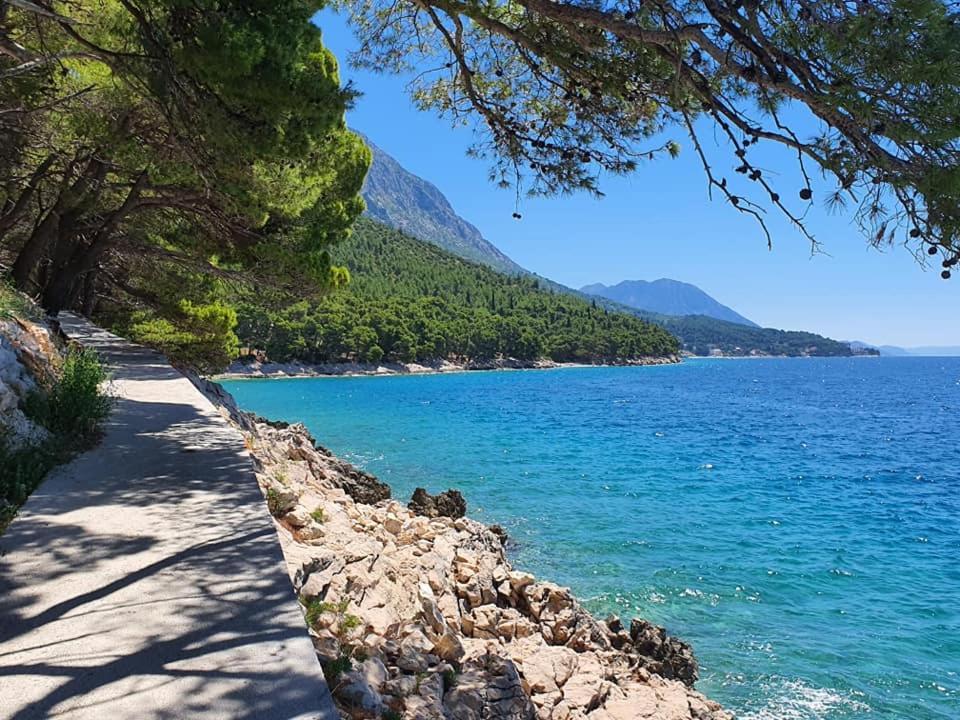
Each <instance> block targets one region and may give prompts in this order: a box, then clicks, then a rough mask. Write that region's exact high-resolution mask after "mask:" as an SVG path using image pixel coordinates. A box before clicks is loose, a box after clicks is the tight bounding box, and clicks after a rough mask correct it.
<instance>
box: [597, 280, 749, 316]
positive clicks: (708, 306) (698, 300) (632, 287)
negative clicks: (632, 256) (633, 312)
mask: <svg viewBox="0 0 960 720" xmlns="http://www.w3.org/2000/svg"><path fill="white" fill-rule="evenodd" d="M580 292H582V293H586V294H587V295H599V296H600V297H605V298H607V299H608V300H614V301H616V302H618V303H621V304H623V305H628V306H630V307H633V308H637V309H638V310H647V311H648V312H654V313H659V314H661V315H706V316H707V317H712V318H717V319H718V320H726V321H728V322H733V323H738V324H740V325H749V326H750V327H759V326H758V325H757V324H756V323H755V322H752V321H750V320H747V318H745V317H744V316H743V315H741V314H739V313H738V312H736V311H734V310H732V309H731V308H729V307H727V306H726V305H723V304H721V303H719V302H717V301H716V300H714V299H713V298H712V297H710V296H709V295H707V293H705V292H704V291H703V290H701V289H700V288H698V287H697V286H696V285H691V284H690V283H685V282H680V281H679V280H670V279H668V278H661V279H659V280H653V281H647V280H624V281H623V282H621V283H617V284H616V285H609V286H608V285H604V284H602V283H596V284H594V285H586V286H584V287H582V288H580Z"/></svg>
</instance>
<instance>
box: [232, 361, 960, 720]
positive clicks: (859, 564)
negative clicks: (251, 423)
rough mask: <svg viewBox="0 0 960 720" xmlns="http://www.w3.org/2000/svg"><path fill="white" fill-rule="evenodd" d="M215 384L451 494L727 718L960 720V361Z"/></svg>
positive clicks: (402, 488) (356, 457) (725, 364)
mask: <svg viewBox="0 0 960 720" xmlns="http://www.w3.org/2000/svg"><path fill="white" fill-rule="evenodd" d="M225 385H226V386H227V388H228V389H229V390H230V391H231V392H232V393H233V394H234V395H235V396H236V397H237V399H238V400H239V402H240V404H241V406H243V407H245V408H247V409H250V410H254V411H256V412H258V413H260V414H261V415H265V416H268V417H272V418H278V419H285V420H291V421H302V422H304V423H306V424H307V426H308V427H309V428H310V429H311V430H312V431H313V433H314V434H315V435H316V437H317V439H318V441H319V442H320V443H322V444H324V445H326V446H328V447H329V448H331V449H332V450H334V451H335V452H337V453H339V454H340V455H342V456H344V457H346V458H348V459H349V460H351V461H352V462H354V463H356V464H358V465H360V466H362V467H364V468H366V469H367V470H369V471H371V472H373V473H375V474H377V475H379V476H380V477H381V478H382V479H384V480H386V481H388V482H389V483H391V484H392V486H393V488H394V494H395V495H396V496H397V497H399V498H401V499H403V500H406V499H408V498H409V496H410V493H411V492H412V491H413V489H414V488H415V487H416V486H418V485H422V486H424V487H426V488H428V489H429V490H431V491H439V490H443V489H446V488H448V487H457V488H459V489H461V490H462V491H463V492H464V494H465V495H466V497H467V502H468V505H469V508H470V510H469V512H470V514H471V515H472V516H473V517H475V518H477V519H481V520H484V521H488V522H498V523H501V524H502V525H504V526H505V527H506V529H507V530H508V532H509V533H510V535H511V537H512V539H513V544H512V546H511V553H512V555H513V559H514V563H515V565H517V566H519V567H522V568H524V569H528V570H531V571H533V572H535V573H537V574H538V575H540V576H542V577H544V578H547V579H552V580H555V581H557V582H560V583H563V584H566V585H569V586H571V587H572V588H574V590H575V591H576V592H577V593H578V594H579V596H580V597H581V598H584V599H585V600H586V601H587V603H588V605H589V607H590V608H591V609H592V610H593V611H595V612H596V613H597V614H600V615H603V614H606V613H608V612H617V613H619V614H620V615H621V616H624V617H629V616H632V615H641V616H643V617H646V618H649V619H651V620H653V621H655V622H658V623H660V624H663V625H665V626H666V627H667V628H668V629H669V630H670V631H671V632H672V633H674V634H676V635H679V636H680V637H683V638H684V639H686V640H688V641H690V642H691V643H692V644H693V646H694V648H695V650H696V653H697V656H698V657H699V659H700V662H701V666H702V672H701V681H700V683H699V688H700V689H701V690H703V691H704V692H705V693H707V694H708V695H710V696H712V697H714V698H715V699H717V700H719V701H720V702H722V703H724V704H725V705H726V706H727V707H729V708H730V709H731V710H733V711H735V712H736V713H737V715H738V717H740V718H743V719H749V720H759V719H761V718H762V719H764V720H815V719H816V720H827V719H829V720H834V719H840V718H858V719H861V718H862V719H870V720H873V719H875V718H905V719H909V720H956V719H957V718H960V444H958V443H960V358H942V359H941V358H837V359H765V360H737V361H735V360H691V361H687V362H684V363H683V364H681V365H678V366H665V367H639V368H582V369H562V370H551V371H529V372H475V373H462V374H455V375H440V376H421V377H410V376H404V377H386V378H375V377H362V378H333V379H291V380H242V381H234V382H227V383H225Z"/></svg>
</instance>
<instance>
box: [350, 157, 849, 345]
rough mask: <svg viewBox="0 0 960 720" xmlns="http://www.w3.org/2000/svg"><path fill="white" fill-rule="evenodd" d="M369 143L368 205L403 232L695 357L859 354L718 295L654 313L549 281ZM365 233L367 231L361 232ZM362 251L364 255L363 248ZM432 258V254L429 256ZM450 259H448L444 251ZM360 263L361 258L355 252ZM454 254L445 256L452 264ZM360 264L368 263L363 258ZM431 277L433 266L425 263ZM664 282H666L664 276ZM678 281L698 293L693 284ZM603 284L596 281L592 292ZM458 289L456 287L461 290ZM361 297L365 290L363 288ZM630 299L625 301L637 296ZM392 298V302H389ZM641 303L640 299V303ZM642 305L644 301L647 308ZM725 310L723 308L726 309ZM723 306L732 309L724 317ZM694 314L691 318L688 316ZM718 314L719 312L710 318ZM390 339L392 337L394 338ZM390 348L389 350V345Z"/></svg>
mask: <svg viewBox="0 0 960 720" xmlns="http://www.w3.org/2000/svg"><path fill="white" fill-rule="evenodd" d="M367 144H369V145H370V147H371V148H372V149H373V166H372V167H371V169H370V173H369V174H368V176H367V181H366V185H365V187H364V191H363V195H364V199H365V200H366V202H367V214H368V215H369V216H370V217H372V218H374V219H376V220H379V221H380V222H382V223H384V224H385V225H388V226H390V227H393V228H396V229H400V230H403V231H405V232H406V233H408V234H409V235H412V236H414V237H417V238H420V239H422V240H425V241H428V242H429V243H432V244H433V245H436V246H438V247H440V248H443V249H444V250H447V251H449V252H450V253H452V254H454V255H456V256H459V257H461V258H465V259H467V260H470V261H472V262H476V263H480V264H482V265H486V266H488V267H490V268H493V269H495V270H499V271H501V272H504V273H508V274H510V275H522V276H525V277H526V279H527V281H528V282H529V283H532V285H533V286H536V287H537V288H540V289H543V290H548V291H551V292H552V293H554V294H559V295H563V294H566V295H570V296H573V297H575V298H579V299H581V300H585V301H586V302H587V303H589V304H595V305H596V306H597V307H599V308H602V309H606V310H608V311H609V312H611V313H628V314H632V315H634V316H637V317H639V318H641V319H643V320H647V321H649V322H652V323H655V324H657V325H660V326H662V327H664V328H666V329H667V330H669V331H670V332H671V333H673V334H674V335H676V336H677V337H678V338H679V339H680V341H681V343H682V347H683V349H684V350H685V351H686V352H689V353H692V354H695V355H709V354H711V353H714V354H715V353H722V354H724V355H750V354H751V353H753V354H764V355H791V356H796V355H852V354H853V351H852V350H851V349H850V346H849V344H846V343H842V342H838V341H836V340H831V339H830V338H825V337H822V336H820V335H816V334H814V333H807V332H795V331H787V330H775V329H772V328H759V327H756V326H755V325H754V324H753V323H752V322H750V320H747V319H746V318H744V317H743V316H741V315H738V314H736V313H734V311H732V310H730V309H729V308H726V307H725V306H723V305H721V304H720V303H716V301H715V300H713V298H710V296H709V295H706V293H703V296H704V297H705V298H707V299H708V300H709V301H713V302H714V303H716V305H715V306H714V305H711V304H710V303H709V302H706V301H704V299H703V298H699V299H698V300H697V302H693V294H692V293H690V292H688V293H686V296H687V297H688V298H690V302H688V303H685V304H680V303H679V301H675V302H674V304H673V305H672V306H666V305H657V306H656V307H660V308H663V309H664V310H666V309H670V312H656V311H651V309H650V308H647V309H638V308H637V307H630V304H628V303H625V302H624V301H618V300H616V299H613V300H611V299H609V298H605V297H599V296H597V295H588V294H587V293H585V292H582V291H578V290H574V289H572V288H568V287H566V286H565V285H561V284H559V283H557V282H554V281H552V280H549V279H547V278H542V277H539V276H537V275H534V274H533V273H530V272H529V271H527V270H525V269H524V268H522V267H520V266H519V265H517V264H516V263H515V262H513V261H512V260H511V259H510V258H508V257H507V256H506V255H504V254H503V253H502V252H500V251H499V250H498V249H497V248H496V247H495V246H494V245H493V244H492V243H490V242H489V241H488V240H486V239H485V238H484V237H483V235H481V234H480V231H479V230H478V229H477V228H476V227H474V226H473V225H471V224H470V223H468V222H467V221H466V220H464V219H463V218H461V217H460V216H459V215H457V213H456V212H455V211H454V209H453V208H452V206H451V205H450V202H449V201H448V200H447V199H446V198H445V197H444V196H443V193H441V192H440V190H439V189H438V188H437V187H436V186H435V185H433V184H431V183H429V182H427V181H426V180H424V179H423V178H420V177H417V176H416V175H414V174H413V173H411V172H409V171H408V170H406V169H404V168H403V167H401V165H400V164H399V163H398V162H397V161H396V160H395V159H393V158H392V157H390V155H388V154H387V153H385V152H384V151H383V150H381V149H380V148H378V147H377V146H376V145H374V144H373V143H372V142H370V140H369V138H368V139H367ZM362 233H363V231H361V234H362ZM350 248H351V246H350V245H349V244H348V245H347V246H343V247H340V248H338V249H337V250H336V252H335V255H336V256H337V259H338V262H342V261H343V260H342V259H341V258H343V256H344V253H346V254H347V255H349V254H350V253H351V252H352V251H351V249H350ZM360 254H361V255H362V252H361V253H360ZM421 256H422V258H425V257H426V256H425V255H422V254H421ZM445 257H446V256H445ZM353 259H354V260H356V261H360V260H361V258H359V257H354V258H353ZM449 260H450V258H449V257H446V259H445V262H449ZM346 264H347V265H348V266H350V267H351V270H352V271H353V277H354V281H353V284H354V292H357V291H356V288H358V287H359V288H365V287H366V284H367V279H366V278H365V277H364V273H365V272H367V270H366V269H364V270H360V269H357V268H354V267H353V266H351V265H350V262H349V261H347V262H346ZM358 267H359V268H366V265H365V264H364V262H362V261H361V262H360V264H359V266H358ZM421 269H422V270H423V271H424V272H425V273H426V274H429V273H430V269H429V268H428V267H426V266H423V267H422V268H421ZM369 270H370V271H371V272H373V273H377V272H378V271H379V270H378V268H377V267H376V266H374V267H372V268H370V269H369ZM658 282H661V281H658ZM666 282H667V283H676V285H681V286H685V287H687V288H693V289H694V290H698V289H697V288H696V287H695V286H693V285H687V284H686V283H678V282H676V281H666ZM590 289H596V286H590V287H588V288H586V290H590ZM454 290H455V288H454ZM359 292H360V293H361V294H363V292H365V291H359ZM630 299H631V298H630V297H629V296H628V297H626V300H630ZM461 300H462V301H464V302H465V304H466V305H468V306H470V305H472V304H473V297H470V298H467V297H462V298H461ZM384 301H386V299H385V300H384ZM637 302H641V301H639V300H637ZM641 307H643V305H641ZM721 309H722V310H721ZM723 310H726V311H729V312H730V313H733V315H732V316H731V315H726V316H724V317H721V318H717V317H716V315H717V314H721V315H723ZM686 312H692V313H694V314H690V315H686V314H684V313H686ZM710 315H713V316H714V317H708V316H710ZM388 340H389V339H388ZM588 341H589V339H588V338H585V339H584V340H583V341H582V342H581V350H582V354H584V355H589V349H590V348H589V345H588V344H587V343H588ZM384 350H385V351H386V350H387V349H386V348H384ZM596 355H597V356H601V357H609V348H599V349H598V351H597V353H596Z"/></svg>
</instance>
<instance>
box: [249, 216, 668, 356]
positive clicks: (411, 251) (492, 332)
mask: <svg viewBox="0 0 960 720" xmlns="http://www.w3.org/2000/svg"><path fill="white" fill-rule="evenodd" d="M338 257H340V258H342V261H343V262H344V263H345V264H346V266H347V267H348V268H349V270H350V273H351V278H352V280H351V282H350V284H349V285H347V286H346V287H344V288H341V289H338V290H337V291H334V292H331V293H329V294H328V295H326V296H325V297H323V298H322V299H321V300H320V301H319V302H306V301H303V302H299V303H296V304H293V305H287V306H285V307H280V308H279V309H278V308H276V307H270V306H269V305H266V304H265V303H264V298H259V299H253V300H252V301H250V302H247V303H244V304H241V305H240V306H239V307H238V309H237V314H238V316H239V324H238V325H237V335H238V336H239V338H240V341H241V343H242V344H244V345H246V346H248V347H250V348H253V349H257V350H264V351H266V353H267V356H268V357H269V358H270V359H271V360H275V361H281V362H282V361H287V360H300V361H303V362H314V363H328V362H343V361H353V360H356V361H365V362H379V361H381V360H387V361H401V362H411V361H414V360H421V361H425V360H437V359H458V360H489V359H492V358H496V357H513V358H518V359H521V360H537V359H540V358H545V357H548V358H551V359H553V360H557V361H577V362H585V363H592V362H612V361H629V360H633V359H636V358H640V357H646V356H664V355H672V354H675V353H677V352H679V346H678V344H677V341H676V339H675V338H674V337H673V336H671V335H670V334H669V333H668V332H667V331H665V330H664V329H662V328H660V327H657V326H655V325H652V324H650V323H647V322H645V321H643V320H641V319H639V318H637V317H634V316H632V315H629V314H626V313H622V312H608V311H607V310H605V309H604V308H602V307H598V306H597V305H596V304H595V303H591V302H590V301H588V300H584V299H583V298H579V297H574V296H572V295H569V294H561V293H555V292H551V291H549V290H546V289H544V288H542V287H541V283H540V281H539V280H537V279H536V278H532V277H523V276H514V275H505V274H502V273H499V272H496V271H495V270H492V269H490V268H488V267H485V266H482V265H475V264H473V263H471V262H468V261H466V260H462V259H461V258H458V257H456V256H454V255H451V254H450V253H448V252H445V251H444V250H441V249H440V248H437V247H434V246H433V245H429V244H427V243H425V242H421V241H419V240H415V239H413V238H411V237H409V236H407V235H404V234H403V233H401V232H399V231H397V230H393V229H391V228H388V227H386V226H384V225H381V224H379V223H377V222H374V221H372V220H369V219H367V218H361V219H360V220H358V221H357V224H356V231H355V232H354V233H353V235H352V236H351V237H350V238H349V239H348V240H346V241H345V242H344V243H342V244H341V245H340V246H339V247H338Z"/></svg>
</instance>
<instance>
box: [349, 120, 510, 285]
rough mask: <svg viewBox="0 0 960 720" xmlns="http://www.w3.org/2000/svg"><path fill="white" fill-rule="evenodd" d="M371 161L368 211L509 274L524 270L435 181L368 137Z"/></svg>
mask: <svg viewBox="0 0 960 720" xmlns="http://www.w3.org/2000/svg"><path fill="white" fill-rule="evenodd" d="M364 139H365V140H366V143H367V145H369V146H370V149H371V150H372V151H373V164H372V165H371V166H370V172H369V173H367V179H366V182H365V183H364V187H363V199H364V200H365V201H366V203H367V215H369V216H370V217H372V218H373V219H375V220H379V221H380V222H382V223H384V224H385V225H389V226H390V227H393V228H396V229H397V230H401V231H403V232H405V233H407V234H408V235H412V236H414V237H417V238H420V239H421V240H426V241H427V242H429V243H432V244H434V245H437V246H439V247H441V248H443V249H444V250H447V251H449V252H452V253H453V254H454V255H459V256H460V257H462V258H464V259H466V260H471V261H473V262H477V263H480V264H482V265H487V266H489V267H492V268H493V269H494V270H499V271H501V272H505V273H508V274H511V275H517V274H521V273H525V272H526V271H525V270H524V269H523V268H522V267H520V266H519V265H517V264H516V263H515V262H514V261H513V260H511V259H510V258H508V257H507V256H506V255H504V254H503V253H502V252H500V250H498V249H497V247H496V246H495V245H494V244H493V243H491V242H490V241H489V240H487V239H486V238H484V237H483V235H482V234H481V232H480V231H479V230H478V229H477V228H476V227H475V226H473V225H471V224H470V223H469V222H467V221H466V220H464V219H463V218H462V217H460V216H459V215H457V213H456V211H455V210H454V209H453V207H452V206H451V205H450V201H449V200H447V198H446V197H444V195H443V193H442V192H440V190H439V189H438V188H437V186H436V185H434V184H433V183H431V182H429V181H427V180H424V179H423V178H421V177H418V176H417V175H414V174H413V173H411V172H410V171H409V170H407V169H405V168H404V167H403V166H402V165H400V163H399V162H397V161H396V160H395V159H394V158H392V157H391V156H390V155H389V154H388V153H386V152H385V151H384V150H382V149H381V148H379V147H377V146H376V145H375V144H374V143H373V142H371V141H370V139H369V138H366V137H365V138H364Z"/></svg>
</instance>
